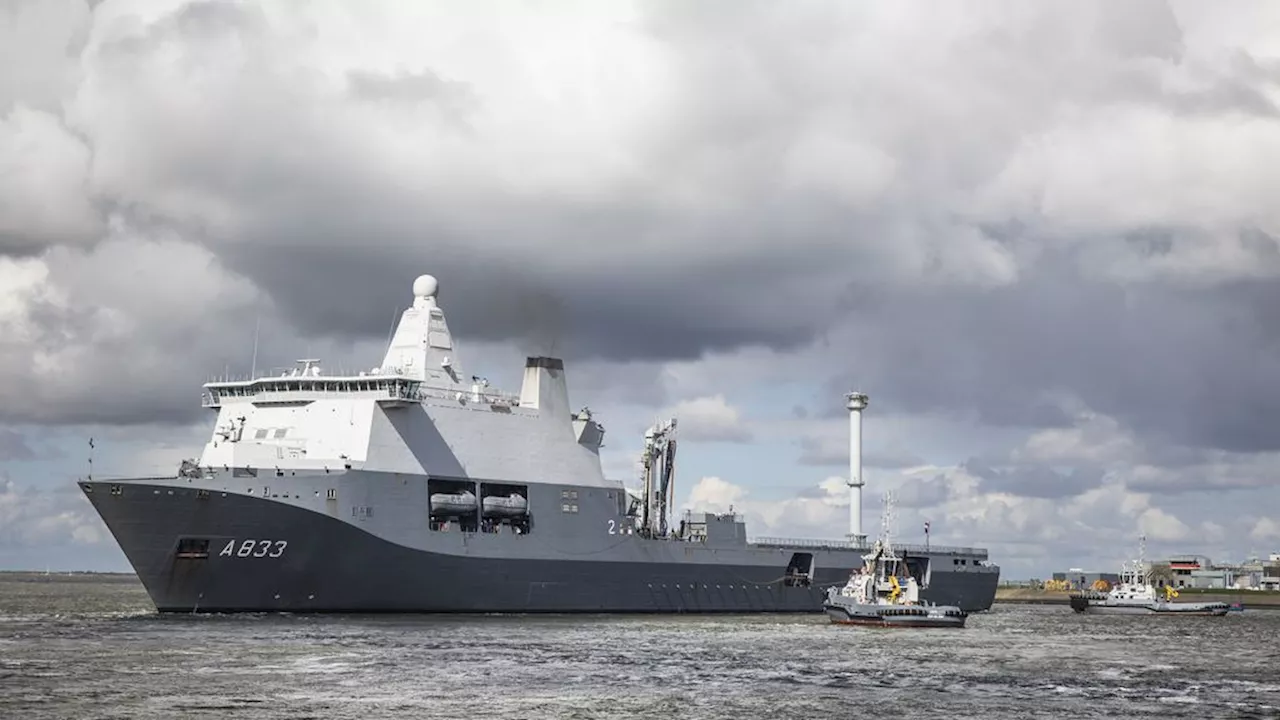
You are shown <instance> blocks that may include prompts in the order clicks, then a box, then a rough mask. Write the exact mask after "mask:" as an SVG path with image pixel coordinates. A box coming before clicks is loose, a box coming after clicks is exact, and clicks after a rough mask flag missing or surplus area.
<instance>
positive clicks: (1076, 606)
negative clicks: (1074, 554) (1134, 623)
mask: <svg viewBox="0 0 1280 720" xmlns="http://www.w3.org/2000/svg"><path fill="white" fill-rule="evenodd" d="M1071 609H1072V610H1074V611H1076V612H1078V613H1089V614H1091V615H1195V616H1210V617H1221V616H1223V615H1226V614H1227V613H1228V612H1230V611H1231V606H1229V605H1227V604H1226V603H1223V602H1205V603H1193V602H1185V603H1175V602H1163V601H1155V602H1140V601H1135V602H1117V601H1115V600H1108V599H1103V598H1092V597H1088V596H1084V595H1072V596H1071Z"/></svg>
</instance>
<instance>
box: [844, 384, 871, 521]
mask: <svg viewBox="0 0 1280 720" xmlns="http://www.w3.org/2000/svg"><path fill="white" fill-rule="evenodd" d="M844 401H845V407H846V408H848V409H849V479H848V480H847V481H846V483H847V484H848V486H849V540H850V541H852V542H854V543H857V544H862V543H865V542H866V541H867V536H866V534H865V533H863V532H862V486H863V485H865V484H866V483H865V482H863V479H862V411H863V410H864V409H865V408H866V407H867V396H866V395H865V394H864V393H860V392H851V393H846V394H845V396H844Z"/></svg>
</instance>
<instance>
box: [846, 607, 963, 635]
mask: <svg viewBox="0 0 1280 720" xmlns="http://www.w3.org/2000/svg"><path fill="white" fill-rule="evenodd" d="M823 610H824V611H826V613H827V617H828V618H830V619H831V622H832V623H833V624H836V625H871V626H875V627H913V628H962V627H964V624H965V621H966V620H967V619H968V614H967V613H965V612H964V611H963V610H961V609H960V608H958V607H954V606H948V605H864V604H861V603H852V602H851V603H841V602H831V601H828V602H826V603H824V604H823Z"/></svg>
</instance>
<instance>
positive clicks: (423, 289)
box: [413, 275, 440, 298]
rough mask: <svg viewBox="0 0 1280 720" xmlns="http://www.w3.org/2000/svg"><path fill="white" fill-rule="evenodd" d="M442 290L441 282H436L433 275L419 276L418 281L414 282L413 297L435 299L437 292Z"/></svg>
mask: <svg viewBox="0 0 1280 720" xmlns="http://www.w3.org/2000/svg"><path fill="white" fill-rule="evenodd" d="M439 289H440V281H439V280H436V279H435V277H434V276H432V275H419V276H418V279H417V280H414V281H413V296H414V297H420V298H429V297H435V296H436V292H437V291H438V290H439Z"/></svg>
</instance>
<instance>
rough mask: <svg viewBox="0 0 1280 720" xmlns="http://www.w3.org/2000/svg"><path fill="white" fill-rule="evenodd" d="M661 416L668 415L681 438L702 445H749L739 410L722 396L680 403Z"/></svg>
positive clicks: (744, 424)
mask: <svg viewBox="0 0 1280 720" xmlns="http://www.w3.org/2000/svg"><path fill="white" fill-rule="evenodd" d="M664 415H671V416H673V417H675V418H676V419H677V421H678V422H679V432H680V435H682V436H684V437H687V438H689V439H690V440H694V441H702V442H749V441H750V440H751V431H750V429H749V428H748V427H747V425H746V423H745V422H744V421H743V419H742V414H741V412H740V411H739V410H738V408H736V407H734V406H732V405H730V404H729V403H728V402H727V401H726V400H725V397H724V395H711V396H708V397H700V398H694V399H692V400H683V401H681V402H678V403H676V404H675V406H674V407H672V408H671V409H670V410H667V411H666V412H665V413H664Z"/></svg>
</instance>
